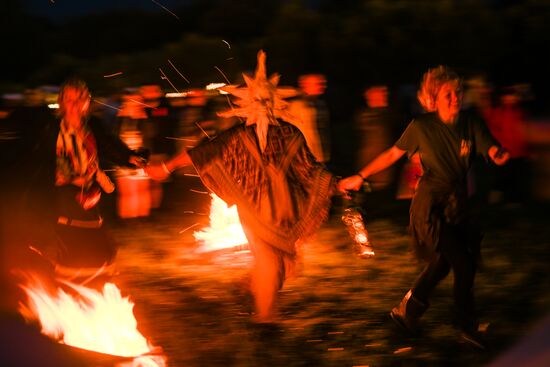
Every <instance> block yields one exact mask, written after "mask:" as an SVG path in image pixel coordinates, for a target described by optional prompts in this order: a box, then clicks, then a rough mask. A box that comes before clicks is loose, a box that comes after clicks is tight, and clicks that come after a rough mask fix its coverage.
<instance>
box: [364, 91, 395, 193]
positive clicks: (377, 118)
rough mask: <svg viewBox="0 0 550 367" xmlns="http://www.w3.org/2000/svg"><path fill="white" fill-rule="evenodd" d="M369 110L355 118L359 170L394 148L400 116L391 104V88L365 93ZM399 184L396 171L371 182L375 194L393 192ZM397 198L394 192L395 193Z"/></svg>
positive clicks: (379, 175) (384, 173)
mask: <svg viewBox="0 0 550 367" xmlns="http://www.w3.org/2000/svg"><path fill="white" fill-rule="evenodd" d="M363 97H364V99H365V104H366V107H364V108H362V109H361V110H360V111H359V112H358V113H357V114H356V116H355V119H354V123H355V131H356V133H357V138H358V139H359V149H358V151H357V157H356V163H355V169H356V170H359V169H360V168H362V167H364V166H365V165H366V164H367V163H368V162H370V161H372V160H373V159H374V158H375V157H376V156H378V155H379V154H380V153H382V152H383V151H385V150H386V149H388V148H389V147H391V146H392V143H393V141H394V140H395V139H394V137H393V136H394V130H395V126H396V120H397V117H396V116H395V114H394V113H393V111H391V110H390V107H389V104H388V87H387V86H385V85H376V86H371V87H368V88H365V90H364V92H363ZM394 181H395V171H394V170H393V169H392V168H389V169H386V170H384V171H381V172H379V173H377V174H375V175H373V176H372V177H371V179H370V184H371V188H372V190H373V191H378V192H379V193H380V191H384V192H385V191H390V187H391V185H393V183H394ZM391 195H393V192H391Z"/></svg>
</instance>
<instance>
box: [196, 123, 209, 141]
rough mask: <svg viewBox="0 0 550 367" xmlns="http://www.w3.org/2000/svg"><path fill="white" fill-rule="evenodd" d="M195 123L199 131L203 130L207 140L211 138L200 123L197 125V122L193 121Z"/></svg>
mask: <svg viewBox="0 0 550 367" xmlns="http://www.w3.org/2000/svg"><path fill="white" fill-rule="evenodd" d="M195 125H197V127H198V128H199V129H201V131H202V132H203V134H204V135H206V137H207V138H208V140H210V139H212V138H211V137H210V135H208V133H207V132H206V131H204V129H203V128H202V127H201V125H199V123H198V122H195Z"/></svg>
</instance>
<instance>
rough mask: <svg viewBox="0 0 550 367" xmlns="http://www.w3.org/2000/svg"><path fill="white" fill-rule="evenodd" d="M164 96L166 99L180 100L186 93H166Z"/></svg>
mask: <svg viewBox="0 0 550 367" xmlns="http://www.w3.org/2000/svg"><path fill="white" fill-rule="evenodd" d="M165 96H166V98H181V97H186V96H187V93H186V92H180V93H176V92H172V93H166V94H165Z"/></svg>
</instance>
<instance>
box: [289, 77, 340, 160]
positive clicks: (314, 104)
mask: <svg viewBox="0 0 550 367" xmlns="http://www.w3.org/2000/svg"><path fill="white" fill-rule="evenodd" d="M298 86H299V88H300V90H301V96H299V98H297V99H295V100H293V101H292V102H291V103H290V106H289V112H290V113H291V114H292V115H294V116H295V117H296V118H297V119H296V120H297V121H296V122H295V123H294V124H295V125H296V126H297V127H298V128H299V129H300V131H301V132H302V134H304V137H305V138H306V141H307V145H308V147H309V149H310V150H311V153H313V156H314V157H315V159H317V161H318V162H322V163H325V164H326V163H327V162H329V161H330V150H331V149H330V144H331V143H330V116H329V111H328V108H327V105H326V103H325V101H324V100H323V98H322V96H323V94H324V93H325V90H326V88H327V80H326V78H325V76H324V75H323V74H304V75H301V76H300V77H299V78H298Z"/></svg>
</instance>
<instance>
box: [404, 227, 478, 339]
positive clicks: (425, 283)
mask: <svg viewBox="0 0 550 367" xmlns="http://www.w3.org/2000/svg"><path fill="white" fill-rule="evenodd" d="M442 227H443V228H442V229H441V235H440V243H439V251H438V252H436V253H435V254H434V256H433V258H432V259H431V261H430V262H429V263H428V264H427V265H426V267H425V268H424V270H423V271H422V273H421V274H420V275H419V276H418V278H417V279H416V280H415V282H414V285H413V288H412V294H413V295H414V296H415V297H416V298H418V299H419V300H421V301H422V302H425V303H426V304H427V303H428V299H429V297H430V294H431V293H432V291H433V290H434V288H435V287H436V286H437V285H438V284H439V282H441V281H442V280H443V279H445V277H446V276H447V275H448V274H449V271H450V270H451V269H452V270H453V273H454V286H453V297H454V303H455V312H456V316H457V321H458V323H459V326H460V327H461V328H462V329H466V330H471V329H472V328H474V327H475V323H476V319H475V313H474V298H473V285H474V279H475V275H476V270H477V255H476V254H475V253H474V251H472V250H471V248H470V246H468V243H465V240H464V241H461V239H460V237H461V236H460V235H459V233H457V229H456V228H453V227H452V226H449V225H446V224H444V225H442Z"/></svg>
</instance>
